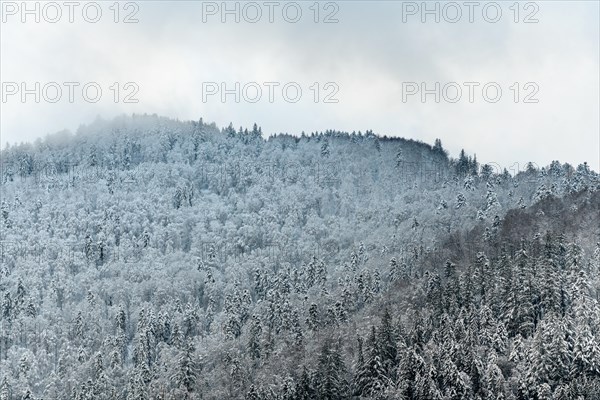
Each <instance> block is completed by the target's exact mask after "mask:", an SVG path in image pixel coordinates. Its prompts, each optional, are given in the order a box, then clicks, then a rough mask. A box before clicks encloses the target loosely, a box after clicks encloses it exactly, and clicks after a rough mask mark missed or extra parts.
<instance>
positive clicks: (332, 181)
mask: <svg viewBox="0 0 600 400" xmlns="http://www.w3.org/2000/svg"><path fill="white" fill-rule="evenodd" d="M559 157H560V155H557V158H559ZM0 189H1V199H0V200H1V206H0V207H1V210H0V211H1V217H0V226H1V233H0V235H1V236H0V245H1V249H0V250H1V254H0V257H1V259H0V262H1V264H0V303H1V304H0V399H42V398H43V399H127V400H129V399H215V400H216V399H219V400H221V399H269V400H270V399H273V400H275V399H278V400H279V399H281V400H295V399H328V400H333V399H348V398H356V399H359V398H361V399H534V400H542V399H579V398H581V399H595V398H598V396H599V395H598V394H599V393H600V307H599V305H598V300H599V296H600V177H599V175H598V173H596V172H594V171H591V170H590V169H589V167H588V166H587V164H581V165H578V166H571V165H568V164H561V163H560V162H558V161H555V162H553V163H552V164H551V165H549V166H544V167H542V166H536V165H533V164H531V163H530V164H527V165H517V164H515V165H510V166H508V165H507V166H499V165H497V164H495V163H490V164H484V165H480V164H479V163H478V162H477V160H476V157H475V155H467V154H465V152H461V154H459V155H456V156H455V157H453V156H451V155H449V154H448V153H447V151H446V150H445V149H444V148H443V146H442V143H441V141H439V140H437V141H436V142H435V144H434V145H433V146H432V145H429V144H426V143H422V142H419V141H414V140H406V139H401V138H389V137H382V136H378V135H377V134H375V133H373V132H371V131H367V132H362V133H361V132H352V133H348V132H338V131H327V132H321V133H311V134H304V133H303V134H302V135H299V136H292V135H286V134H282V135H277V136H273V137H270V138H268V139H265V138H264V137H263V134H262V132H261V129H260V128H259V127H258V126H256V125H255V126H254V127H252V128H248V129H244V128H239V129H236V128H234V127H233V126H232V125H230V126H229V127H228V128H225V129H218V128H217V127H216V126H215V125H214V124H210V125H209V124H205V123H204V122H203V121H202V120H200V121H189V122H180V121H175V120H169V119H166V118H160V117H157V116H148V115H143V116H140V115H134V116H131V117H120V118H117V119H115V120H112V121H101V120H99V121H97V122H95V123H93V124H91V125H89V126H82V127H81V128H80V129H79V130H78V132H77V133H76V134H74V135H72V134H69V133H58V134H55V135H51V136H49V137H47V138H46V139H44V140H38V141H37V142H35V143H32V144H21V145H13V146H10V147H7V148H5V149H4V150H2V152H1V170H0Z"/></svg>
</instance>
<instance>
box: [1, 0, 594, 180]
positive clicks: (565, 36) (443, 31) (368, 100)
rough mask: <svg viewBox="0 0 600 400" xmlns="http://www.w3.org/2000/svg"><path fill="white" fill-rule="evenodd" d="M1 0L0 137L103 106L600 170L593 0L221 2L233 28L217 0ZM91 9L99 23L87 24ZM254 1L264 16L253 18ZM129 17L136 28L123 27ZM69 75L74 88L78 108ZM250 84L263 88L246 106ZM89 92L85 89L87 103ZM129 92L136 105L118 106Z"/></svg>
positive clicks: (94, 112)
mask: <svg viewBox="0 0 600 400" xmlns="http://www.w3.org/2000/svg"><path fill="white" fill-rule="evenodd" d="M2 3H3V4H2V18H3V20H2V27H1V38H0V49H1V55H0V60H1V61H0V62H1V72H2V76H1V80H2V83H3V87H2V90H3V92H2V96H3V97H2V110H1V113H2V115H1V142H2V145H3V146H4V144H5V143H6V142H10V143H14V142H21V141H32V140H35V139H36V138H38V137H43V136H45V135H46V134H48V133H53V132H56V131H59V130H62V129H69V130H71V131H76V130H77V127H78V126H79V125H80V124H86V123H90V122H92V121H93V120H94V119H95V118H96V116H98V115H100V116H102V117H103V118H112V117H113V116H116V115H119V114H122V113H127V114H131V113H134V112H135V113H157V114H159V115H164V116H168V117H172V118H179V119H184V120H187V119H195V120H197V119H199V118H200V117H202V118H204V121H215V122H216V123H217V125H219V126H226V125H227V124H229V122H233V124H234V125H235V126H236V127H239V126H245V127H246V126H248V127H249V126H252V124H253V123H254V122H257V123H258V124H259V125H261V126H262V127H263V132H264V133H265V134H272V133H279V132H287V133H291V134H299V133H300V132H302V131H306V132H311V131H315V130H318V131H324V130H326V129H338V130H347V131H353V130H356V131H358V130H362V131H365V130H367V129H372V130H373V131H375V132H376V133H379V134H386V135H391V136H403V137H408V138H414V139H420V140H423V141H426V142H430V143H433V141H434V139H435V138H441V140H442V143H443V144H444V146H445V147H446V148H447V149H449V150H450V152H451V154H452V155H454V156H456V155H457V153H458V152H459V150H460V149H461V148H465V150H467V152H469V153H477V156H478V159H479V160H480V161H482V162H495V163H497V164H499V165H501V166H503V167H506V168H509V167H510V166H512V165H514V164H515V163H519V165H524V164H525V162H527V161H534V162H536V163H537V164H538V165H540V166H542V165H546V164H548V163H549V162H550V161H552V160H554V159H558V160H560V161H562V162H570V163H572V164H574V165H577V164H579V163H581V162H583V161H587V162H588V163H589V164H590V165H591V166H592V168H594V169H595V170H596V171H598V170H599V162H600V161H599V158H600V154H599V153H600V138H599V132H600V126H599V109H600V104H599V87H600V82H599V75H600V72H599V71H600V65H599V37H600V33H599V20H600V10H599V3H598V2H597V1H582V2H566V1H564V2H562V1H551V2H529V3H526V2H521V3H519V4H518V5H517V6H516V7H515V6H514V5H513V3H514V2H512V1H510V2H498V3H493V2H477V3H478V4H477V5H475V6H473V8H470V6H468V5H467V4H466V3H465V2H462V1H459V2H456V3H452V4H450V5H449V4H448V3H447V2H441V3H436V2H429V3H427V7H428V8H429V9H431V10H435V8H436V7H438V10H439V22H436V21H435V17H436V15H435V14H423V9H422V3H421V2H420V1H419V2H414V3H413V2H400V1H398V2H393V1H369V2H366V1H339V2H329V3H328V2H320V3H318V4H317V6H315V5H314V2H313V1H308V2H297V3H292V2H274V3H273V4H271V3H265V2H263V1H258V2H256V3H253V4H250V5H248V4H247V2H240V3H239V4H238V5H237V6H236V3H235V2H228V3H227V7H228V8H229V9H231V10H233V9H235V7H238V10H239V18H240V22H239V23H236V22H235V17H236V15H235V14H224V15H223V8H222V2H220V1H219V2H200V1H181V2H161V1H141V2H140V1H138V2H129V3H127V2H121V3H120V4H119V7H118V11H119V12H118V15H116V13H115V8H112V9H111V8H109V7H111V6H112V4H113V2H112V1H110V2H98V3H94V4H91V5H90V3H89V2H80V3H79V4H78V5H77V6H74V8H72V9H69V7H68V6H65V5H64V3H63V2H57V3H54V4H57V5H58V7H56V6H55V5H48V4H47V3H39V5H38V6H37V7H39V8H38V9H39V18H40V21H39V22H36V21H35V17H36V15H35V7H36V6H35V4H36V2H30V3H29V7H30V9H31V10H34V14H24V13H23V11H24V10H23V9H22V6H21V2H20V1H19V2H6V1H4V2H2ZM96 5H98V7H96ZM84 6H85V11H84ZM497 6H499V7H497ZM97 8H99V9H100V10H101V12H102V15H101V17H99V21H98V22H96V23H92V22H89V21H92V20H94V19H95V18H96V16H95V15H96V14H95V13H96V9H97ZM498 8H499V9H500V11H501V15H499V16H496V15H497V14H496V13H497V11H498ZM298 9H299V10H300V11H301V13H302V14H301V16H300V17H296V15H297V14H296V13H297V11H298ZM257 10H260V12H261V13H262V14H261V15H262V16H261V18H260V19H259V21H258V22H256V23H253V22H251V21H252V20H254V19H257ZM316 10H318V15H317V13H316ZM57 11H60V12H61V17H60V18H58V14H57ZM69 11H72V17H73V20H74V22H72V23H71V22H69V18H70V15H69ZM271 11H272V19H273V22H270V21H269V19H270V17H271V16H270V12H271ZM457 11H458V12H460V13H461V14H460V15H459V14H457ZM127 16H129V18H130V19H137V20H138V22H137V23H124V22H123V20H124V19H125V18H126V17H127ZM223 17H224V18H226V21H225V23H223V22H222V18H223ZM23 18H25V22H23V21H22V19H23ZM115 18H117V20H118V22H117V23H115V22H114V19H115ZM315 18H316V19H317V21H318V22H316V23H315ZM422 18H425V22H423V21H422ZM470 18H472V20H473V22H470V21H469V20H470ZM56 19H58V22H55V23H52V22H51V21H52V20H56ZM86 19H87V20H86ZM295 19H299V20H298V22H296V23H293V22H291V21H293V20H295ZM325 19H328V20H330V21H335V20H337V22H332V23H324V20H325ZM203 20H204V21H203ZM455 20H457V21H458V22H452V21H455ZM515 20H517V21H518V22H515ZM526 20H527V21H529V22H533V21H535V20H537V22H533V23H526V22H525V21H526ZM492 21H496V22H492ZM35 82H39V83H40V89H39V94H40V102H39V103H36V102H35V94H33V93H30V94H26V95H25V98H24V99H23V98H22V96H21V95H22V94H23V93H22V89H23V88H26V89H29V90H33V91H34V92H35V91H36V89H35ZM50 82H57V83H58V85H54V84H50V85H48V83H50ZM63 82H76V83H78V84H79V86H73V99H72V100H73V101H72V102H71V101H70V99H69V87H68V86H65V85H64V84H63ZM90 82H95V83H96V84H97V86H98V87H100V88H101V90H102V96H101V97H100V100H99V101H98V102H97V103H91V102H90V101H87V100H86V99H85V98H84V97H83V95H82V87H83V86H84V85H85V84H86V83H90ZM115 82H116V83H117V86H113V84H114V83H115ZM128 82H133V83H134V85H129V86H126V84H127V83H128ZM211 82H213V83H214V84H211ZM236 82H239V83H240V102H239V103H236V102H235V98H234V97H235V95H234V94H228V95H226V98H225V102H222V100H221V93H216V94H214V95H210V93H211V92H208V91H207V90H208V89H215V88H217V90H218V91H219V92H220V90H221V84H222V83H223V84H224V85H225V87H226V88H227V89H232V90H235V83H236ZM252 82H256V85H254V84H251V85H247V84H248V83H252ZM265 82H276V83H278V84H279V86H274V85H276V84H275V83H274V84H270V85H273V86H271V87H272V88H273V92H272V94H273V98H272V100H273V102H270V101H269V100H270V99H269V86H268V85H265ZM436 82H438V83H439V88H440V89H439V94H440V101H439V103H438V102H436V101H435V93H431V94H428V95H426V96H425V98H424V100H425V101H424V102H423V101H422V100H423V99H422V97H421V88H422V86H421V83H424V84H425V88H426V89H433V91H434V92H435V87H436V86H435V85H436ZM452 82H455V83H452ZM465 82H474V83H471V84H466V85H465ZM22 83H25V87H23V85H21V84H22ZM315 83H316V86H315ZM328 83H329V85H328ZM286 84H288V86H286V92H285V93H284V92H283V87H284V85H286ZM486 84H487V86H485V87H486V90H485V92H484V91H483V87H484V85H486ZM244 85H247V86H246V91H245V92H244V90H243V88H244ZM257 85H258V86H259V87H260V88H261V90H262V98H261V99H260V100H259V101H258V102H256V103H252V102H250V101H251V100H253V99H255V98H256V86H257ZM44 86H45V87H46V89H45V90H44ZM56 86H60V88H61V90H62V94H61V97H59V98H58V100H56V98H57V92H56ZM94 87H95V86H90V85H88V92H87V94H88V96H89V98H90V99H92V98H93V97H94V96H95V89H94ZM111 87H112V89H111ZM116 87H118V88H119V91H118V92H119V93H118V95H119V97H118V99H117V102H116V103H115V101H114V100H115V99H114V96H115V94H116ZM136 87H137V88H139V91H138V92H137V93H135V94H133V92H134V91H135V88H136ZM298 87H299V88H300V89H301V90H302V94H301V96H300V97H299V100H298V101H297V102H295V103H292V102H291V101H290V100H292V98H293V97H297V96H296V88H298ZM317 88H318V89H317ZM497 88H500V90H501V91H502V92H501V95H499V96H498V95H497V94H496V90H497ZM457 89H460V90H461V92H462V96H461V97H460V99H458V98H457ZM470 89H471V90H472V96H473V97H472V100H473V102H472V103H471V102H470V101H469V100H470V99H469V97H470V96H469V94H470V93H469V92H470ZM411 90H412V92H411ZM415 90H418V92H417V93H415V94H412V95H411V94H410V93H413V92H414V91H415ZM317 91H318V98H317V102H315V96H316V95H317ZM13 93H14V94H13ZM128 94H133V95H132V96H131V99H137V100H138V102H137V103H125V102H124V100H125V97H126V95H128ZM517 94H518V101H517V102H515V100H516V99H515V96H516V95H517ZM203 95H204V96H203ZM244 95H245V96H244ZM284 95H287V96H288V100H286V98H285V96H284ZM486 96H487V97H486ZM203 97H205V98H203ZM403 97H405V98H403ZM325 99H329V100H337V103H328V102H325V101H324V100H325ZM23 100H25V101H23ZM50 100H56V102H55V103H52V102H50ZM494 100H497V102H492V101H494ZM536 100H537V102H536V103H535V102H534V103H532V102H526V101H536Z"/></svg>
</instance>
